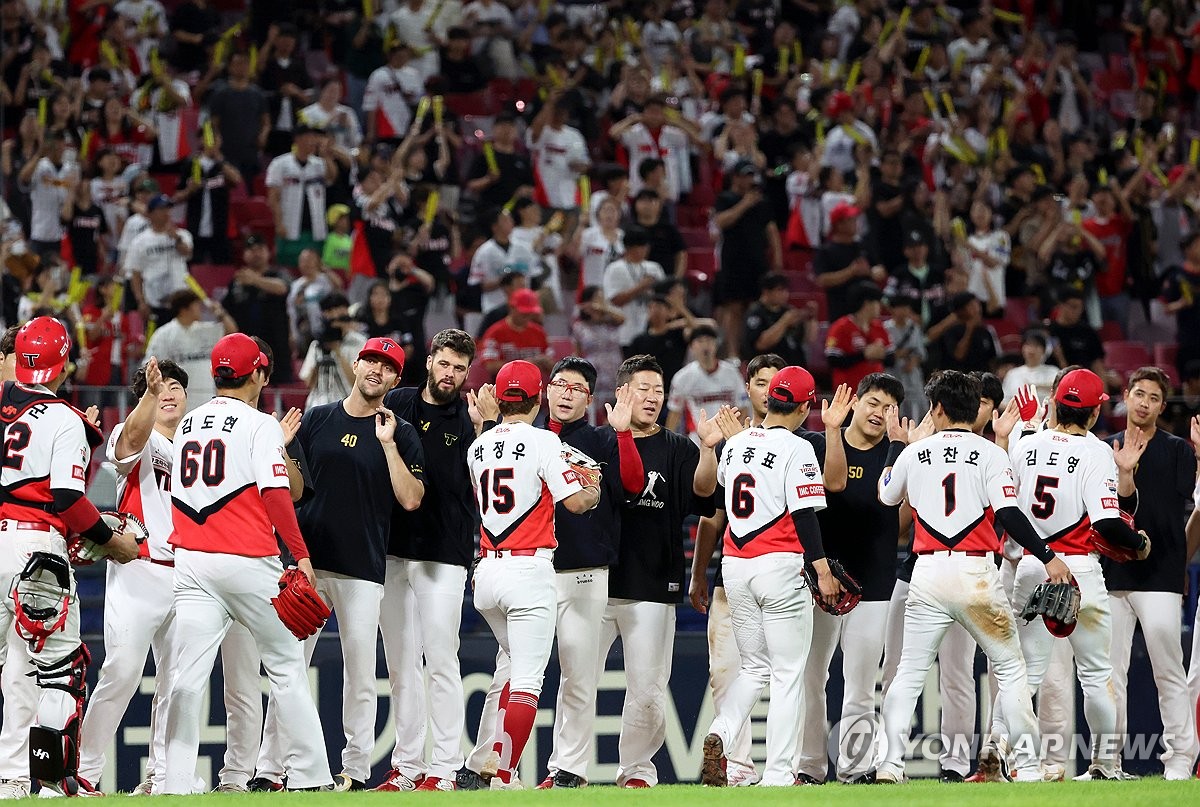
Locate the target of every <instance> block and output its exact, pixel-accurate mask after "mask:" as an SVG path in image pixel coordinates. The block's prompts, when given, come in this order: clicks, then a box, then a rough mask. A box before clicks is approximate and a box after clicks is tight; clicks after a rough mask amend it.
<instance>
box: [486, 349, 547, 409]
mask: <svg viewBox="0 0 1200 807" xmlns="http://www.w3.org/2000/svg"><path fill="white" fill-rule="evenodd" d="M541 397H542V371H541V370H539V369H538V368H537V365H535V364H532V363H530V362H527V361H522V360H520V359H518V360H517V361H510V362H509V363H508V364H506V365H504V366H503V367H501V368H500V372H499V373H497V374H496V398H497V399H499V400H501V401H513V402H516V403H520V402H521V401H528V400H529V399H530V398H536V399H540V398H541Z"/></svg>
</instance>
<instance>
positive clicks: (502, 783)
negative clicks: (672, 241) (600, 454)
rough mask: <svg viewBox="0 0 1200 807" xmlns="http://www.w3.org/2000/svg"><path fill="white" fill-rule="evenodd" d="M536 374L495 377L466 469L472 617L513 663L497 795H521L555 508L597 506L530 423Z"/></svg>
mask: <svg viewBox="0 0 1200 807" xmlns="http://www.w3.org/2000/svg"><path fill="white" fill-rule="evenodd" d="M541 394H542V374H541V371H540V370H539V369H538V368H537V367H536V366H535V365H533V364H531V363H530V362H526V361H513V362H509V363H508V364H505V365H504V366H503V367H501V368H500V372H499V373H498V374H497V376H496V399H497V401H498V402H499V405H500V415H501V421H500V423H499V425H497V426H496V427H495V428H493V429H491V430H489V431H487V432H486V433H484V434H483V435H481V436H480V437H479V438H477V439H476V440H475V442H474V443H472V444H471V448H470V451H469V452H468V457H467V463H468V467H469V469H470V477H471V484H472V486H473V487H474V489H475V499H476V503H477V504H478V506H479V512H480V516H481V519H482V523H481V525H480V531H479V534H480V542H479V543H480V553H479V557H480V560H479V564H478V565H477V566H476V568H475V576H474V577H475V607H476V608H477V609H478V610H479V612H480V613H481V614H482V615H483V617H484V619H486V620H487V623H488V625H489V626H490V627H491V629H492V632H493V633H494V634H495V635H496V640H497V641H498V642H499V644H500V649H501V650H503V651H504V653H506V654H507V655H508V657H509V659H510V668H511V672H510V679H509V684H508V686H507V687H506V688H505V691H504V692H503V693H502V694H501V698H500V717H499V718H498V724H497V726H496V734H495V744H494V750H495V751H496V752H497V754H498V755H499V757H500V761H499V764H498V767H497V770H496V775H495V776H494V777H493V778H492V782H491V788H492V789H493V790H513V789H520V788H521V784H520V782H519V781H518V779H517V765H518V764H519V763H520V760H521V754H522V752H523V751H524V750H525V743H526V742H527V741H528V739H529V733H530V731H532V730H533V721H534V718H535V717H536V716H537V703H538V696H539V694H540V693H541V689H542V679H543V676H544V674H545V671H546V662H547V661H548V660H549V658H550V649H551V647H552V645H553V644H554V616H555V610H556V605H557V603H556V595H555V581H554V565H553V555H554V547H555V546H556V541H555V538H554V505H555V503H557V502H562V503H563V505H564V506H565V507H566V508H567V509H568V510H569V511H570V512H572V513H577V514H578V513H586V512H587V511H589V510H591V509H593V508H594V507H595V506H596V505H597V504H598V503H599V501H600V489H599V487H598V486H588V487H584V483H585V481H586V480H584V479H582V478H581V477H580V475H579V474H578V472H576V471H575V470H574V469H572V468H571V467H570V466H568V465H567V463H566V462H565V461H564V460H563V458H562V441H561V440H560V439H559V438H558V436H557V435H555V434H554V433H552V432H550V431H549V430H544V429H537V428H535V427H534V426H533V421H534V419H535V418H536V417H537V414H538V409H539V408H540V401H541Z"/></svg>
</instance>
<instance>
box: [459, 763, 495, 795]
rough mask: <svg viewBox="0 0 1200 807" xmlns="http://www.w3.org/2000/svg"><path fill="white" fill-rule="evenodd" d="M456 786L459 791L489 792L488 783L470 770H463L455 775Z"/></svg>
mask: <svg viewBox="0 0 1200 807" xmlns="http://www.w3.org/2000/svg"><path fill="white" fill-rule="evenodd" d="M454 784H455V785H457V786H458V789H459V790H487V789H488V783H487V782H485V781H483V777H482V776H480V775H479V774H477V773H475V771H473V770H471V769H470V768H463V769H462V770H460V771H459V772H458V773H456V774H454Z"/></svg>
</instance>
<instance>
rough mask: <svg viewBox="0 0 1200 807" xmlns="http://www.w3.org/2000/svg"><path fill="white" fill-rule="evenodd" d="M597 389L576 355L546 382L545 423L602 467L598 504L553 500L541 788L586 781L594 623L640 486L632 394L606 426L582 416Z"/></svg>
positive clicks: (622, 395) (587, 365) (620, 395)
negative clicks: (548, 703)
mask: <svg viewBox="0 0 1200 807" xmlns="http://www.w3.org/2000/svg"><path fill="white" fill-rule="evenodd" d="M595 392H596V368H595V367H594V366H592V364H591V362H589V361H586V360H585V359H581V358H579V357H577V356H568V357H567V358H565V359H562V360H561V361H559V362H558V364H557V365H555V367H554V369H553V370H552V371H551V373H550V383H549V384H547V385H546V403H547V418H546V421H545V426H546V428H548V429H549V430H550V431H552V432H554V433H555V434H557V435H558V436H559V439H561V440H562V441H563V444H564V445H567V446H571V447H572V448H575V449H577V450H579V451H581V452H583V453H584V454H586V455H587V456H588V457H590V458H592V459H593V460H595V461H596V462H598V463H600V465H601V466H602V467H603V468H604V475H603V477H602V480H601V485H600V504H599V506H598V507H597V508H596V509H595V510H593V511H591V512H589V513H585V514H583V515H576V514H575V513H572V512H570V511H569V510H567V509H566V507H565V506H563V507H559V508H557V509H556V510H555V513H554V536H555V539H556V540H557V541H558V548H557V549H556V550H555V551H554V569H555V572H556V574H555V582H556V584H557V589H558V619H557V631H556V633H557V635H558V662H559V667H560V669H561V678H560V679H559V683H558V701H557V703H556V704H555V709H554V750H553V751H552V752H551V754H550V763H549V768H550V772H549V774H548V775H547V776H546V779H545V780H544V781H543V782H542V783H541V784H540V785H538V787H539V788H542V789H545V788H551V787H580V786H582V785H585V784H587V765H588V762H589V761H590V760H591V758H592V737H593V724H594V723H595V719H596V681H597V680H598V679H599V677H600V673H601V671H602V670H603V663H602V659H601V657H600V647H599V635H600V623H601V621H602V620H603V618H604V609H605V607H606V606H607V605H608V567H609V566H610V565H611V564H612V563H613V562H614V561H616V556H617V553H616V546H615V543H616V539H617V536H619V535H620V523H621V521H620V519H621V513H620V505H621V502H623V501H624V500H625V499H627V498H629V497H630V496H636V495H637V494H639V493H641V491H642V488H643V487H644V485H645V474H644V471H643V469H642V458H641V456H640V455H639V454H638V451H637V447H636V446H635V445H634V442H633V432H632V431H630V428H629V423H630V418H631V417H632V398H633V393H632V391H630V389H629V388H628V387H627V386H626V387H619V388H618V389H617V391H616V399H617V401H616V403H617V405H616V406H615V407H614V406H612V405H611V404H605V411H606V413H607V423H608V425H607V426H604V427H596V426H592V425H591V424H590V423H588V420H587V413H588V408H589V406H590V405H591V402H592V396H593V395H594V394H595Z"/></svg>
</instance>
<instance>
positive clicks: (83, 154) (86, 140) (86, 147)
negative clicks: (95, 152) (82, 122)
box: [79, 129, 96, 161]
mask: <svg viewBox="0 0 1200 807" xmlns="http://www.w3.org/2000/svg"><path fill="white" fill-rule="evenodd" d="M95 136H96V133H95V131H93V130H92V129H88V130H87V131H86V132H84V133H83V142H82V143H80V144H79V159H81V160H84V161H86V160H87V158H88V155H90V154H91V153H92V140H93V138H94V137H95Z"/></svg>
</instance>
